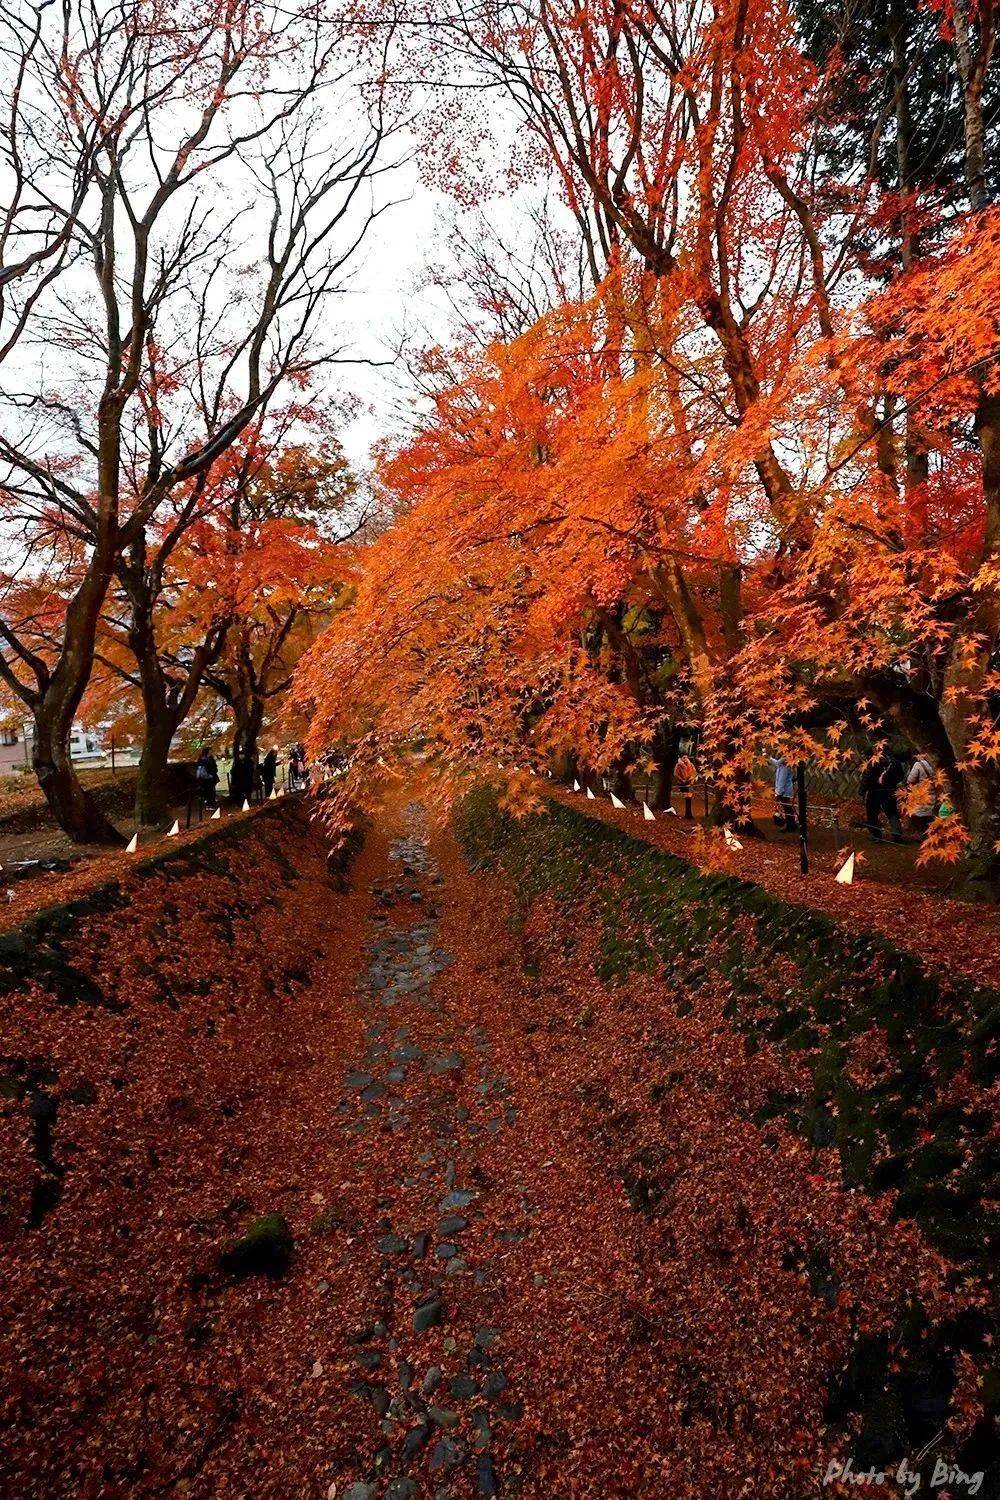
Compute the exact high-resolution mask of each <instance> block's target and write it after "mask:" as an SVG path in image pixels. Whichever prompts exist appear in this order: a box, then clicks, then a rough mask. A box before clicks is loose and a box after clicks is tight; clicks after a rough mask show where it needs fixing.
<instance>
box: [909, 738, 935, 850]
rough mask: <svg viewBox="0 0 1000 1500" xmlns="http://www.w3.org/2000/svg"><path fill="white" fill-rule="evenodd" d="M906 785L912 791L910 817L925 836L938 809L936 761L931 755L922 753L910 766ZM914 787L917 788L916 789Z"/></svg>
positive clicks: (918, 832)
mask: <svg viewBox="0 0 1000 1500" xmlns="http://www.w3.org/2000/svg"><path fill="white" fill-rule="evenodd" d="M906 785H907V787H908V788H909V789H910V791H911V798H910V817H911V819H912V820H913V826H914V828H915V830H916V832H917V834H918V836H919V837H920V838H923V837H924V835H925V834H926V832H927V830H928V828H929V827H930V826H931V822H932V820H933V818H934V814H935V813H936V811H937V803H936V801H935V797H934V762H933V761H932V760H931V758H930V756H929V755H924V754H920V755H918V756H917V758H916V760H915V761H914V762H913V765H912V766H911V767H910V771H909V775H908V776H907V778H906ZM913 788H917V790H916V791H914V790H913Z"/></svg>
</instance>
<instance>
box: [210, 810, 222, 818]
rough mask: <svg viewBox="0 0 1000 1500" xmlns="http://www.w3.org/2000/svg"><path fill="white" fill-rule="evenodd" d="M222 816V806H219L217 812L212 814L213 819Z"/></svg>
mask: <svg viewBox="0 0 1000 1500" xmlns="http://www.w3.org/2000/svg"><path fill="white" fill-rule="evenodd" d="M221 817H222V808H221V807H217V808H216V809H215V812H214V813H213V814H212V819H213V821H214V820H215V819H216V818H221Z"/></svg>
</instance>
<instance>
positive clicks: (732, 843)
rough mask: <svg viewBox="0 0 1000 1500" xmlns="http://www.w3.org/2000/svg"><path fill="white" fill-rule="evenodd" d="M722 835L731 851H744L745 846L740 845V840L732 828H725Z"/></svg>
mask: <svg viewBox="0 0 1000 1500" xmlns="http://www.w3.org/2000/svg"><path fill="white" fill-rule="evenodd" d="M722 834H723V837H724V838H725V840H726V843H727V844H728V845H729V847H730V849H742V848H743V845H742V844H741V843H740V841H739V839H738V838H737V837H736V835H735V833H734V832H733V830H732V829H731V828H724V829H723V830H722Z"/></svg>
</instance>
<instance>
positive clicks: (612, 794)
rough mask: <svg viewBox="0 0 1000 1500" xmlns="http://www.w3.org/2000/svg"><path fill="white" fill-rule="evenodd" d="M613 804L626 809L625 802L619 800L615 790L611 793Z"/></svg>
mask: <svg viewBox="0 0 1000 1500" xmlns="http://www.w3.org/2000/svg"><path fill="white" fill-rule="evenodd" d="M611 806H612V807H617V808H620V809H621V810H622V811H624V809H625V804H624V802H621V801H619V799H618V798H617V797H616V796H615V794H614V792H612V793H611Z"/></svg>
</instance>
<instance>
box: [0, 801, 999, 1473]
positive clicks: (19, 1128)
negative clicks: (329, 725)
mask: <svg viewBox="0 0 1000 1500" xmlns="http://www.w3.org/2000/svg"><path fill="white" fill-rule="evenodd" d="M460 832H461V846H460V845H459V844H458V843H456V840H455V838H454V836H453V835H452V834H451V833H450V832H449V831H447V830H443V829H440V828H437V827H435V826H432V825H430V824H429V823H428V821H427V818H426V814H425V812H424V809H423V807H422V805H421V803H420V801H419V798H418V797H417V796H414V800H413V801H411V802H407V800H406V798H405V797H401V798H400V800H399V802H398V804H397V805H395V806H394V807H393V808H391V809H390V810H389V812H388V813H387V814H386V816H385V818H383V819H380V820H379V821H378V822H377V823H376V825H375V826H374V827H373V828H372V829H371V830H370V831H369V835H368V839H367V842H366V845H365V847H364V849H363V850H362V852H361V854H360V855H359V856H358V858H357V860H356V862H355V865H354V868H353V872H352V874H351V876H350V879H349V882H348V888H347V889H346V890H345V889H342V888H341V882H340V881H339V880H336V879H331V878H330V877H329V875H328V873H327V868H326V861H325V851H324V850H323V849H322V847H321V846H320V845H319V844H318V843H316V842H313V840H312V837H311V835H310V833H309V831H308V829H307V828H306V826H305V824H304V823H303V822H302V821H301V820H300V819H297V818H296V815H295V814H294V812H293V811H292V810H290V809H286V810H284V811H283V812H282V813H281V814H280V816H275V815H272V814H271V813H270V812H268V813H267V814H265V815H262V816H258V817H256V818H254V819H252V820H249V822H248V823H244V824H242V825H235V826H234V828H233V829H232V830H230V831H229V832H228V833H225V834H223V836H222V837H220V838H219V839H216V840H213V841H211V842H209V843H207V844H199V843H195V844H193V845H191V846H189V847H188V848H187V849H186V850H182V851H178V854H177V857H176V859H174V860H172V861H171V862H170V863H168V865H166V866H161V867H159V868H158V869H156V870H153V871H150V872H147V873H146V874H145V875H144V876H143V877H142V878H138V879H133V880H131V881H129V882H127V883H125V884H124V885H123V886H121V887H117V888H114V887H113V888H111V889H110V890H106V891H105V892H104V893H103V894H99V895H98V897H97V898H96V899H95V901H94V902H92V903H91V904H90V906H89V908H86V909H77V910H76V912H75V913H74V912H72V911H71V912H70V913H69V914H68V915H66V914H64V915H62V916H60V917H58V918H57V920H56V923H55V926H54V927H51V926H46V924H45V919H43V920H42V921H41V925H40V926H38V927H36V929H35V930H34V932H33V933H32V935H31V941H30V944H29V945H27V946H26V950H25V951H24V952H20V953H19V952H17V951H15V949H16V945H15V947H12V946H11V945H10V943H9V942H8V946H7V947H6V948H4V949H3V950H0V983H3V982H4V980H6V985H7V992H6V994H4V995H3V996H2V997H0V1005H2V1014H3V1022H4V1024H3V1045H2V1054H3V1059H2V1062H0V1077H2V1079H3V1084H2V1088H0V1094H2V1113H0V1131H2V1140H0V1151H2V1153H3V1158H4V1160H5V1161H7V1162H9V1163H11V1164H12V1168H11V1170H10V1171H9V1173H8V1175H7V1177H6V1179H5V1183H4V1192H3V1198H2V1200H0V1214H2V1218H0V1234H2V1236H3V1241H4V1247H5V1255H4V1264H5V1297H4V1301H3V1311H2V1313H0V1320H2V1321H0V1338H2V1360H3V1365H4V1368H5V1370H7V1371H8V1372H10V1375H11V1376H12V1378H9V1379H8V1380H7V1381H6V1382H5V1386H4V1390H3V1394H2V1396H0V1424H2V1425H0V1454H2V1455H4V1456H3V1457H2V1458H0V1484H2V1485H4V1486H5V1487H6V1488H7V1489H8V1490H9V1491H10V1492H12V1493H15V1494H38V1495H43V1494H44V1495H51V1494H59V1495H69V1494H114V1495H117V1494H129V1495H132V1494H136V1495H140V1494H164V1493H179V1494H188V1495H192V1496H209V1495H211V1496H228V1495H233V1496H236V1495H240V1496H242V1495H248V1494H253V1495H269V1496H270V1495H274V1496H296V1497H297V1496H306V1495H315V1496H336V1497H338V1500H339V1497H341V1496H348V1497H350V1500H364V1497H374V1496H380V1495H383V1494H387V1495H389V1496H391V1497H393V1500H405V1497H406V1496H425V1495H426V1496H442V1497H444V1496H446V1495H447V1496H452V1497H456V1500H458V1497H462V1496H471V1495H475V1494H486V1495H489V1494H494V1493H500V1494H522V1495H528V1496H539V1497H541V1496H545V1497H549V1496H560V1497H561V1496H564V1495H565V1496H575V1495H579V1496H587V1497H590V1496H596V1495H601V1496H622V1497H625V1496H650V1497H653V1496H656V1497H659V1496H666V1495H670V1496H684V1497H686V1496H690V1497H700V1496H703V1495H724V1496H730V1495H732V1496H736V1495H740V1494H748V1495H749V1494H752V1495H755V1496H758V1495H759V1496H765V1497H771V1496H773V1497H775V1500H778V1497H781V1500H785V1497H790V1496H798V1495H802V1496H806V1495H811V1494H817V1493H821V1492H822V1493H827V1494H830V1493H836V1490H835V1488H834V1487H833V1486H830V1487H827V1488H826V1489H825V1490H823V1488H822V1485H821V1479H822V1476H823V1474H824V1472H825V1470H826V1466H827V1465H828V1463H829V1462H830V1460H831V1459H832V1458H834V1457H838V1456H839V1457H841V1458H843V1457H844V1456H846V1455H847V1454H849V1453H857V1454H858V1456H859V1458H860V1457H861V1456H863V1455H865V1454H872V1455H876V1456H880V1455H881V1452H882V1451H884V1452H885V1455H886V1456H891V1453H890V1450H891V1449H892V1448H893V1445H896V1446H898V1444H899V1443H900V1442H902V1443H903V1444H904V1445H905V1447H906V1450H907V1451H908V1452H910V1453H911V1454H912V1455H915V1454H916V1452H917V1451H918V1450H919V1448H920V1447H922V1446H923V1445H924V1443H926V1442H929V1441H932V1440H934V1439H935V1438H936V1439H937V1447H936V1450H935V1451H939V1452H945V1453H947V1454H948V1455H949V1456H950V1457H951V1458H952V1459H954V1458H955V1457H956V1455H958V1454H963V1455H967V1456H969V1459H970V1461H971V1458H973V1457H975V1456H976V1455H977V1454H978V1452H979V1451H980V1450H981V1446H982V1436H981V1434H982V1423H981V1409H982V1406H983V1400H984V1391H983V1389H982V1388H981V1386H980V1385H979V1383H978V1382H979V1379H980V1376H981V1374H982V1370H983V1365H984V1359H983V1354H984V1350H983V1343H982V1334H983V1329H984V1327H985V1326H986V1321H985V1319H986V1293H985V1291H984V1282H983V1278H982V1274H981V1267H980V1266H978V1265H977V1266H972V1265H971V1263H970V1264H964V1263H963V1266H962V1267H961V1268H958V1262H957V1259H956V1257H955V1255H954V1254H950V1253H945V1252H944V1251H943V1250H942V1247H941V1245H940V1244H932V1243H931V1240H930V1238H929V1237H928V1235H927V1234H926V1233H925V1232H924V1231H923V1230H922V1229H921V1228H919V1227H918V1226H917V1224H916V1223H915V1222H914V1221H913V1219H912V1218H910V1217H904V1218H901V1217H900V1216H899V1215H898V1213H897V1212H896V1192H895V1190H890V1189H884V1190H881V1191H878V1190H869V1185H868V1182H867V1179H865V1181H864V1182H862V1181H861V1179H860V1178H859V1180H858V1181H856V1182H853V1183H851V1182H847V1181H846V1180H845V1175H844V1163H843V1158H842V1154H841V1151H840V1142H839V1140H838V1139H837V1135H836V1131H837V1127H836V1120H835V1121H834V1136H833V1137H832V1138H830V1139H826V1137H825V1136H824V1134H823V1131H822V1130H820V1131H819V1134H818V1137H816V1135H815V1133H814V1132H812V1131H811V1129H805V1130H804V1129H803V1128H802V1120H801V1118H799V1117H798V1115H797V1114H796V1111H799V1113H801V1111H802V1110H804V1109H806V1108H808V1107H810V1106H814V1105H816V1103H817V1100H816V1097H815V1094H816V1087H815V1067H814V1061H815V1058H814V1053H815V1051H816V1049H815V1048H814V1047H813V1046H812V1044H811V1040H810V1041H809V1045H805V1046H803V1045H801V1041H802V1038H798V1039H797V1040H793V1039H790V1038H789V1036H788V1035H787V1034H786V1035H784V1036H782V1035H778V1034H771V1033H770V1032H769V1033H768V1034H765V1035H757V1036H755V1035H754V1034H753V1033H754V1028H753V1027H751V1026H748V1025H747V1024H746V1019H747V1007H748V1006H749V1001H748V997H747V995H746V994H741V997H740V999H741V1005H742V1006H743V1009H740V1010H738V1011H734V1009H733V998H734V990H733V971H732V965H731V963H729V964H728V967H727V962H725V961H720V958H723V957H725V956H726V955H728V957H729V958H731V954H729V946H730V945H729V943H728V942H727V943H725V944H723V945H722V948H720V944H719V941H718V934H717V933H713V932H712V931H711V930H710V928H711V922H709V921H708V919H707V918H705V917H704V914H702V915H701V916H700V917H699V915H698V909H697V897H696V895H692V892H691V890H689V889H688V888H687V887H685V896H684V900H685V902H690V903H691V911H692V918H693V926H692V931H691V941H690V944H689V945H688V947H689V950H690V951H688V952H684V953H680V954H677V955H675V956H674V957H673V958H672V959H670V960H669V961H666V960H665V959H664V958H663V956H662V954H656V955H653V956H652V957H651V949H650V945H649V943H648V942H646V941H645V939H644V937H643V922H644V921H645V918H644V917H643V915H642V912H641V910H640V909H639V908H638V907H635V906H634V905H633V903H632V898H631V895H630V892H629V891H628V890H626V889H625V888H624V886H623V885H622V875H623V873H624V872H623V869H622V861H621V854H620V850H619V849H618V848H617V847H615V848H613V849H612V850H611V851H610V855H608V857H609V858H610V860H611V865H610V866H608V865H604V864H602V861H604V860H605V857H606V855H607V853H608V852H607V851H603V852H602V850H600V849H598V848H597V847H596V846H588V844H587V843H586V840H583V841H582V842H581V839H580V836H579V828H578V827H575V826H573V825H571V824H569V823H566V822H565V821H562V822H560V821H558V820H557V819H556V818H554V817H552V816H550V817H549V818H547V819H532V820H529V822H528V824H526V825H516V826H515V825H507V824H505V823H504V822H503V820H500V819H498V818H497V816H496V812H495V808H494V807H493V805H492V804H491V803H490V802H489V801H488V800H487V799H481V800H480V801H479V802H478V803H477V802H474V803H472V804H470V805H469V806H468V807H467V808H466V809H465V810H464V812H463V815H462V818H461V820H460ZM616 885H617V886H618V887H619V889H618V890H617V891H615V889H614V887H615V886H616ZM612 904H613V905H614V906H615V909H616V910H617V911H619V912H620V913H621V916H622V923H621V927H620V929H619V928H618V927H616V926H614V924H609V922H608V920H607V912H608V910H609V909H610V906H611V905H612ZM102 908H103V909H102ZM677 910H678V911H679V910H680V906H678V908H677ZM671 916H672V919H673V918H676V916H677V911H673V912H672V913H671ZM698 922H700V923H701V927H700V928H699V927H698ZM661 936H662V934H661ZM748 936H749V935H748ZM723 948H724V949H725V955H723V953H722V949H723ZM789 965H790V967H789V968H788V970H787V972H782V973H780V974H777V975H775V976H774V977H775V980H776V982H777V981H780V983H781V986H782V989H783V990H786V991H789V992H791V993H792V994H794V993H795V986H796V975H795V973H794V972H793V968H794V962H793V960H792V959H789ZM29 972H30V974H31V975H32V976H33V978H32V980H31V982H30V983H26V981H25V978H24V976H25V974H26V973H29ZM747 972H748V974H750V975H755V974H756V969H755V965H754V963H753V962H750V963H749V964H748V969H747ZM758 977H759V976H758ZM810 993H811V992H810ZM774 999H775V997H774V996H773V995H770V994H768V993H761V994H760V995H758V997H757V999H756V1001H755V1002H754V1004H755V1005H756V1006H757V1009H758V1010H759V1013H760V1016H761V1017H767V1018H768V1019H770V1007H771V1005H772V1004H773V1002H774ZM750 1008H751V1009H752V1008H753V1007H750ZM805 1024H806V1021H805V1020H800V1022H799V1025H800V1027H801V1026H803V1025H805ZM890 1050H891V1049H890ZM848 1054H850V1055H848ZM886 1055H887V1054H886V1052H885V1047H883V1050H882V1053H880V1051H879V1047H878V1037H877V1030H876V1029H875V1028H865V1029H864V1031H863V1033H860V1034H859V1036H858V1038H857V1051H856V1053H855V1052H853V1051H852V1050H851V1048H849V1047H848V1046H847V1044H846V1043H844V1050H843V1054H841V1053H838V1057H837V1063H838V1066H837V1067H836V1068H833V1064H832V1062H831V1064H830V1067H831V1069H832V1083H831V1093H830V1095H829V1096H828V1098H827V1099H826V1100H825V1101H819V1102H826V1104H827V1106H828V1107H829V1110H830V1113H831V1114H834V1115H835V1114H836V1111H837V1109H838V1108H839V1106H838V1104H837V1103H836V1100H837V1099H839V1098H847V1097H848V1094H849V1086H857V1087H860V1086H861V1083H862V1081H863V1080H862V1079H861V1076H860V1075H861V1073H863V1072H865V1071H867V1072H868V1073H869V1074H871V1076H872V1077H877V1076H879V1075H880V1073H881V1074H882V1075H883V1076H885V1074H886V1067H887V1065H886V1061H885V1056H886ZM843 1074H846V1075H848V1076H847V1080H846V1082H845V1078H844V1077H843V1076H841V1075H843ZM979 1087H980V1089H981V1088H982V1085H981V1084H980V1085H979ZM845 1089H847V1090H848V1092H845ZM838 1090H840V1093H839V1094H838V1092H837V1091H838ZM831 1099H832V1100H833V1101H834V1102H833V1104H830V1103H829V1101H830V1100H831ZM973 1103H974V1106H975V1108H979V1104H980V1101H979V1100H978V1099H977V1100H976V1101H974V1102H973V1101H969V1114H970V1118H972V1115H973V1113H974V1108H973ZM973 1123H974V1121H973ZM931 1130H932V1134H933V1130H934V1127H933V1125H932V1126H931ZM275 1216H280V1218H275ZM282 1221H284V1222H282ZM254 1226H256V1231H257V1238H256V1240H254V1241H252V1242H251V1243H249V1244H248V1243H247V1241H245V1240H244V1241H243V1242H242V1244H241V1243H240V1242H241V1237H242V1236H244V1235H245V1234H246V1232H247V1230H248V1229H252V1228H254ZM289 1241H290V1242H291V1250H290V1253H289ZM968 1259H969V1258H968V1257H967V1260H968ZM268 1271H270V1272H271V1273H272V1274H267V1272H268ZM956 1329H957V1330H958V1331H957V1332H956ZM977 1340H978V1343H977ZM938 1434H940V1436H938ZM879 1445H881V1449H880V1446H879ZM980 1492H981V1493H986V1490H985V1489H983V1490H981V1491H980Z"/></svg>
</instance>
